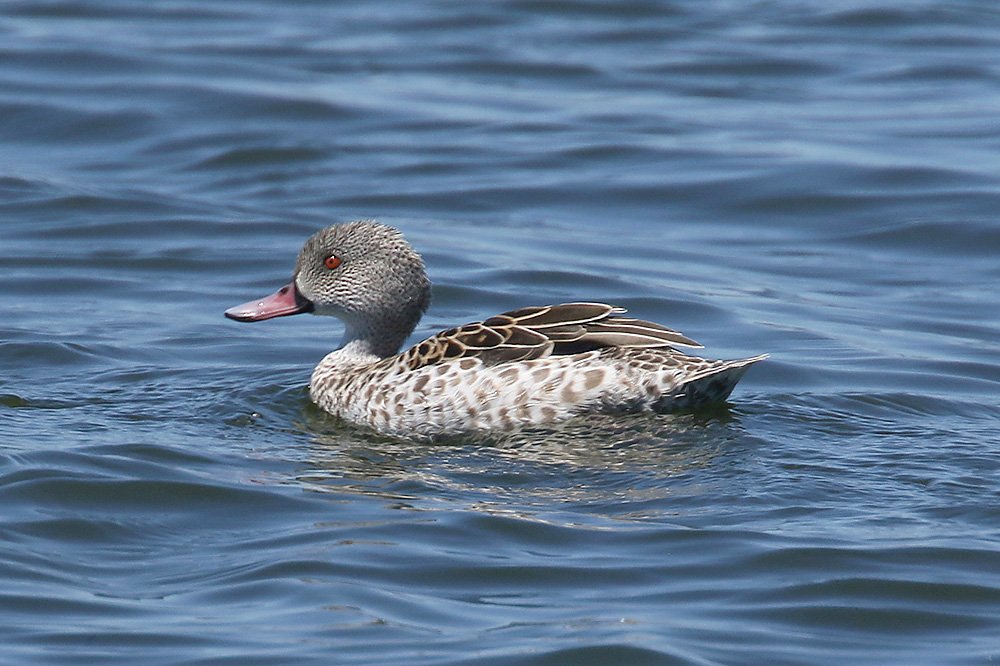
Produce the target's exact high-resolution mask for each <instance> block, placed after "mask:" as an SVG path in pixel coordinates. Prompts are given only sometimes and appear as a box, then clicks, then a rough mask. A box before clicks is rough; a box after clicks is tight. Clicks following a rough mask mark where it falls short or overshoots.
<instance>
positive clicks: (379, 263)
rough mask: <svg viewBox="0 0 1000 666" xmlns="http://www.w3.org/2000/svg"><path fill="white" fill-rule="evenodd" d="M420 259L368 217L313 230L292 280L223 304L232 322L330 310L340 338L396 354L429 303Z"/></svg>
mask: <svg viewBox="0 0 1000 666" xmlns="http://www.w3.org/2000/svg"><path fill="white" fill-rule="evenodd" d="M430 297H431V288H430V280H428V279H427V273H426V272H425V270H424V262H423V261H422V260H421V258H420V255H419V254H417V253H416V251H415V250H414V249H413V247H411V246H410V244H409V243H407V242H406V240H405V239H404V238H403V235H402V234H401V233H400V232H399V231H397V230H396V229H393V228H392V227H389V226H386V225H384V224H378V223H376V222H371V221H367V220H363V221H359V222H348V223H346V224H335V225H333V226H330V227H327V228H326V229H323V230H321V231H318V232H316V233H315V234H313V236H312V237H311V238H309V240H307V241H306V243H305V245H304V246H303V247H302V250H301V251H300V252H299V257H298V260H297V261H296V263H295V273H294V275H293V276H292V281H291V283H289V284H287V285H285V286H284V287H282V288H281V289H279V290H278V291H276V292H275V293H274V294H271V295H270V296H267V297H266V298H263V299H259V300H254V301H249V302H247V303H244V304H243V305H238V306H236V307H234V308H230V309H229V310H226V316H227V317H229V318H230V319H235V320H236V321H262V320H264V319H272V318H274V317H284V316H288V315H293V314H300V313H303V312H312V313H314V314H322V315H333V316H334V317H337V318H338V319H340V320H341V321H343V322H344V324H345V325H346V327H347V331H346V335H345V343H347V342H352V341H355V340H363V341H366V344H367V345H368V347H369V348H370V349H369V350H366V351H371V353H375V354H377V355H379V356H388V355H391V354H394V353H396V352H397V351H398V350H399V347H400V345H402V343H403V340H404V339H405V338H406V337H407V336H408V335H410V333H412V332H413V329H414V327H415V326H416V325H417V322H418V321H419V320H420V317H421V316H422V315H423V313H424V311H425V310H426V309H427V306H428V305H429V304H430Z"/></svg>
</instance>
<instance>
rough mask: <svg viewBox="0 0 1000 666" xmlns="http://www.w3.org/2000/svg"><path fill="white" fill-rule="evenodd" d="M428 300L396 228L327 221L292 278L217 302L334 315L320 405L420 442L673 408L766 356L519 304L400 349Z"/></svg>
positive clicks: (264, 313)
mask: <svg viewBox="0 0 1000 666" xmlns="http://www.w3.org/2000/svg"><path fill="white" fill-rule="evenodd" d="M430 300H431V282H430V279H429V278H428V276H427V271H426V268H425V265H424V262H423V259H422V258H421V257H420V255H419V254H418V253H417V251H416V250H414V248H413V247H412V246H411V245H410V243H409V242H407V240H406V239H404V237H403V235H402V233H400V231H399V230H397V229H395V228H393V227H391V226H388V225H385V224H380V223H378V222H375V221H372V220H359V221H356V222H347V223H341V224H334V225H332V226H328V227H326V228H325V229H322V230H320V231H318V232H316V233H315V234H314V235H312V236H311V237H310V238H309V239H308V240H307V241H306V242H305V244H304V245H303V247H302V250H301V251H300V252H299V254H298V258H297V260H296V263H295V270H294V272H293V275H292V280H291V282H290V283H289V284H287V285H285V286H283V287H281V288H280V289H279V290H278V291H276V292H275V293H273V294H271V295H270V296H267V297H265V298H262V299H258V300H253V301H249V302H247V303H244V304H242V305H237V306H235V307H233V308H230V309H228V310H226V312H225V316H226V317H228V318H229V319H232V320H235V321H239V322H257V321H263V320H267V319H273V318H276V317H285V316H290V315H296V314H302V313H312V314H317V315H330V316H333V317H336V318H338V319H339V320H340V321H341V322H342V323H343V324H344V336H343V339H342V341H341V344H340V346H339V347H338V348H337V349H336V350H335V351H333V352H330V353H329V354H327V355H326V356H325V357H324V358H323V359H322V361H320V363H319V365H317V366H316V368H315V370H314V371H313V373H312V378H311V380H310V383H309V395H310V398H311V399H312V401H313V402H314V403H315V404H316V405H318V406H319V407H320V408H321V409H323V410H324V411H325V412H328V413H330V414H332V415H334V416H336V417H340V418H341V419H344V420H346V421H349V422H352V423H354V424H358V425H361V426H365V427H368V428H371V429H373V430H375V431H377V432H379V433H382V434H385V435H390V436H396V437H403V438H413V439H423V440H429V439H434V438H439V437H443V436H448V435H455V434H459V433H466V432H470V431H489V430H499V429H502V430H505V431H510V430H512V429H516V428H519V427H522V426H539V425H544V424H548V423H553V422H557V421H562V420H566V419H569V418H571V417H573V416H576V415H581V414H585V413H592V412H621V411H672V410H676V409H683V408H690V407H696V406H699V405H704V404H708V403H716V402H721V401H725V400H726V399H727V398H728V397H729V395H730V393H731V392H732V390H733V388H734V387H735V386H736V383H737V382H738V381H739V380H740V379H741V378H742V377H743V375H744V373H745V372H746V371H747V369H748V368H749V367H750V366H751V365H753V364H754V363H757V362H758V361H761V360H763V359H765V358H767V355H766V354H763V355H759V356H753V357H751V358H743V359H737V360H708V359H704V358H700V357H697V356H691V355H688V354H686V353H684V352H681V351H679V350H678V349H677V347H686V348H701V347H702V345H700V344H698V343H697V342H695V341H694V340H691V339H690V338H688V337H686V336H684V335H682V334H681V333H678V332H677V331H674V330H672V329H669V328H666V327H665V326H661V325H660V324H656V323H653V322H649V321H643V320H640V319H634V318H631V317H627V316H624V315H625V313H626V310H625V309H624V308H621V307H617V306H614V305H608V304H605V303H591V302H572V303H562V304H558V305H544V306H533V307H524V308H520V309H517V310H512V311H510V312H504V313H502V314H498V315H495V316H492V317H489V318H488V319H485V320H483V321H478V322H472V323H468V324H464V325H461V326H457V327H455V328H449V329H448V330H445V331H442V332H440V333H437V334H436V335H432V336H431V337H429V338H427V339H426V340H423V341H421V342H418V343H417V344H415V345H413V346H412V347H409V348H408V349H406V350H403V351H400V350H401V349H402V347H403V343H404V342H405V341H406V339H407V338H408V337H409V336H410V335H411V334H412V333H413V331H414V329H415V328H416V326H417V324H418V322H419V321H420V319H421V317H422V316H423V315H424V313H425V312H426V311H427V308H428V306H429V305H430Z"/></svg>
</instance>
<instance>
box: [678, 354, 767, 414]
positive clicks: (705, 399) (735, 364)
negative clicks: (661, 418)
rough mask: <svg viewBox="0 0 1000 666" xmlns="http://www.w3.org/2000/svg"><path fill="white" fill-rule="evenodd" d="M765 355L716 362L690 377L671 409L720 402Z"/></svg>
mask: <svg viewBox="0 0 1000 666" xmlns="http://www.w3.org/2000/svg"><path fill="white" fill-rule="evenodd" d="M767 357H768V355H767V354H761V355H760V356H754V357H752V358H741V359H736V360H734V361H717V362H716V363H713V364H712V365H710V366H708V367H707V368H705V369H704V370H703V371H702V372H700V373H698V374H697V375H695V376H693V377H690V378H689V379H688V380H687V381H686V382H684V384H683V386H681V388H680V392H679V394H677V395H676V397H675V398H674V400H673V402H672V406H673V407H697V406H698V405H708V404H711V403H713V402H722V401H723V400H725V399H726V398H728V397H729V394H730V393H732V392H733V389H734V388H736V384H737V383H738V382H739V381H740V379H742V378H743V375H744V374H746V371H747V370H748V369H749V368H750V366H751V365H753V364H754V363H756V362H757V361H763V360H764V359H765V358H767Z"/></svg>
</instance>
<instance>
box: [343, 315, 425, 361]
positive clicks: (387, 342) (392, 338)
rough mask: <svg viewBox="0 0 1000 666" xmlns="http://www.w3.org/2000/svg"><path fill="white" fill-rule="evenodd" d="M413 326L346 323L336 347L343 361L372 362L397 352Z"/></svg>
mask: <svg viewBox="0 0 1000 666" xmlns="http://www.w3.org/2000/svg"><path fill="white" fill-rule="evenodd" d="M412 331H413V327H400V326H391V327H387V326H378V327H375V326H357V325H353V326H352V325H351V324H347V326H346V328H345V330H344V337H343V339H342V340H341V341H340V347H339V348H338V349H337V351H338V352H339V354H340V356H341V357H343V358H344V360H345V361H348V360H354V361H356V362H357V363H373V362H375V361H378V360H380V359H383V358H388V357H389V356H393V355H395V354H397V353H399V348H400V347H402V346H403V340H405V339H406V336H408V335H409V334H410V333H411V332H412Z"/></svg>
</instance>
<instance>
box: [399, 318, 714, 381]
mask: <svg viewBox="0 0 1000 666" xmlns="http://www.w3.org/2000/svg"><path fill="white" fill-rule="evenodd" d="M624 312H625V309H624V308H619V307H615V306H613V305H606V304H604V303H563V304H562V305H547V306H541V307H530V308H520V309H518V310H511V311H510V312H505V313H503V314H499V315H496V316H495V317H490V318H489V319H487V320H486V321H483V322H475V323H471V324H465V325H464V326H460V327H458V328H451V329H448V330H447V331H442V332H440V333H438V334H437V335H434V336H432V337H430V338H427V339H426V340H424V341H423V342H420V343H419V344H417V345H415V346H413V347H411V348H410V349H408V350H406V351H405V352H403V353H402V354H401V355H400V356H401V359H400V360H402V362H403V363H404V364H405V365H406V366H407V367H409V368H410V369H411V370H412V369H416V368H419V367H422V366H425V365H433V364H435V363H440V362H442V361H447V360H451V359H456V358H468V357H475V358H478V359H480V360H481V361H483V362H484V363H487V364H490V365H494V364H497V363H506V362H510V361H526V360H529V359H533V358H544V357H546V356H549V355H551V354H575V353H579V352H582V351H588V350H591V349H599V348H601V347H666V346H670V345H682V346H686V347H700V346H701V345H699V344H698V343H697V342H695V341H694V340H691V339H690V338H687V337H685V336H683V335H681V334H680V333H678V332H677V331H673V330H671V329H669V328H666V327H665V326H660V325H659V324H654V323H652V322H648V321H642V320H640V319H632V318H630V317H619V316H615V315H620V314H623V313H624Z"/></svg>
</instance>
